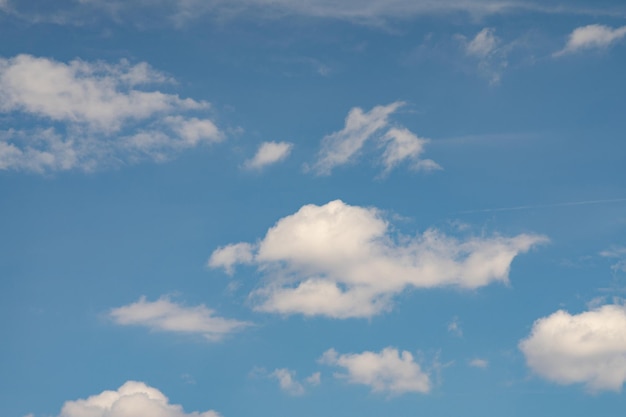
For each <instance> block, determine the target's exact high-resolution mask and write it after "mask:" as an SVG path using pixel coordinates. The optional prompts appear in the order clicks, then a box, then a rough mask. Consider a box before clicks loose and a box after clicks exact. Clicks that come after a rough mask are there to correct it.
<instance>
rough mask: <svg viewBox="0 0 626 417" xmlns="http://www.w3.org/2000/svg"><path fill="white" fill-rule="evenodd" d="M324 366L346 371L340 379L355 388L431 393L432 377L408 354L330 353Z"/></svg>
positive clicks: (389, 351) (385, 351)
mask: <svg viewBox="0 0 626 417" xmlns="http://www.w3.org/2000/svg"><path fill="white" fill-rule="evenodd" d="M320 362H321V363H323V364H326V365H332V366H337V367H341V368H344V370H345V372H346V373H344V374H339V373H337V374H335V377H336V378H343V379H346V380H347V381H348V382H349V383H351V384H362V385H367V386H369V387H370V388H371V389H372V391H374V392H380V393H387V394H391V395H400V394H405V393H410V392H417V393H423V394H425V393H428V392H429V391H430V389H431V381H430V377H429V375H428V374H427V373H425V372H424V371H423V370H422V368H421V367H420V365H419V364H418V363H416V362H415V360H414V359H413V355H411V353H410V352H408V351H402V352H401V353H400V352H399V351H398V349H395V348H392V347H387V348H385V349H383V350H382V351H380V352H378V353H377V352H369V351H365V352H363V353H348V354H343V355H340V354H338V353H337V352H336V351H335V350H334V349H329V350H327V351H326V352H325V353H324V355H323V356H322V357H321V359H320Z"/></svg>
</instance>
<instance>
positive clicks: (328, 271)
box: [208, 200, 546, 318]
mask: <svg viewBox="0 0 626 417" xmlns="http://www.w3.org/2000/svg"><path fill="white" fill-rule="evenodd" d="M545 241H546V238H545V237H543V236H540V235H532V234H521V235H518V236H514V237H504V236H497V235H496V236H492V237H469V238H465V239H463V240H459V239H456V238H453V237H449V236H446V235H444V234H443V233H441V232H439V231H438V230H436V229H429V230H427V231H425V232H424V233H423V234H421V235H417V236H414V237H408V236H398V237H396V238H394V236H392V234H391V232H390V225H389V224H388V222H387V221H386V220H385V219H384V218H383V216H382V213H381V212H380V211H379V210H377V209H375V208H365V207H359V206H350V205H348V204H345V203H344V202H342V201H340V200H336V201H331V202H330V203H327V204H325V205H323V206H317V205H313V204H311V205H306V206H303V207H302V208H300V210H298V211H297V212H296V213H295V214H292V215H290V216H287V217H284V218H282V219H280V220H279V221H278V222H277V223H276V224H275V225H274V226H273V227H271V228H270V229H269V230H268V231H267V233H266V235H265V237H264V238H263V239H262V240H261V241H259V242H258V243H257V244H254V245H253V244H249V243H237V244H234V245H227V246H225V247H221V248H218V249H217V250H215V251H214V252H213V254H212V255H211V257H210V259H209V262H208V264H209V266H211V267H213V268H218V267H221V268H224V269H225V270H226V271H231V272H232V270H233V268H234V266H235V265H236V264H238V263H248V264H254V265H257V266H258V268H259V270H260V271H261V272H262V273H264V274H265V276H266V281H265V285H264V286H263V287H261V288H260V289H258V290H256V291H255V292H253V293H252V294H251V296H252V299H253V300H254V301H255V307H256V309H257V310H260V311H267V312H276V313H281V314H294V313H299V314H304V315H308V316H312V315H324V316H328V317H335V318H347V317H371V316H374V315H376V314H380V313H382V312H384V311H387V310H389V309H390V308H391V302H392V298H393V296H394V295H396V294H398V293H400V292H402V291H403V290H404V289H406V288H409V287H413V288H432V287H441V286H456V287H461V288H478V287H482V286H485V285H488V284H490V283H492V282H507V280H508V273H509V269H510V266H511V262H512V261H513V259H514V258H515V257H516V256H517V255H518V254H520V253H524V252H526V251H528V250H529V249H530V248H532V247H533V246H535V245H537V244H539V243H542V242H545Z"/></svg>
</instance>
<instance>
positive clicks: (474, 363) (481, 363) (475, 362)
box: [469, 358, 489, 369]
mask: <svg viewBox="0 0 626 417" xmlns="http://www.w3.org/2000/svg"><path fill="white" fill-rule="evenodd" d="M469 366H471V367H472V368H482V369H484V368H487V367H488V366H489V362H488V361H487V360H486V359H480V358H475V359H472V360H471V361H469Z"/></svg>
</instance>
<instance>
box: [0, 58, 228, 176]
mask: <svg viewBox="0 0 626 417" xmlns="http://www.w3.org/2000/svg"><path fill="white" fill-rule="evenodd" d="M164 84H165V85H170V86H172V85H174V82H173V80H172V79H171V78H170V77H167V76H166V75H164V74H162V73H161V72H158V71H156V70H154V69H153V68H152V67H150V66H149V65H148V64H147V63H145V62H144V63H139V64H135V65H132V64H130V63H129V62H128V61H126V60H122V61H120V62H119V63H116V64H109V63H105V62H100V61H97V62H86V61H82V60H73V61H70V62H69V63H64V62H58V61H55V60H53V59H49V58H41V57H35V56H32V55H18V56H16V57H13V58H9V59H5V58H0V114H1V113H4V114H6V115H7V117H8V118H9V119H10V120H11V122H10V123H11V124H12V126H11V124H10V125H9V126H10V128H9V129H8V130H2V131H0V169H4V170H8V169H11V170H22V171H33V172H40V173H43V172H51V171H63V170H71V169H78V170H83V171H93V170H95V169H98V168H101V167H106V166H109V165H116V164H120V163H133V162H137V161H139V160H142V159H151V160H154V161H164V160H167V159H169V158H170V157H172V156H174V155H176V154H177V153H179V152H180V151H183V150H185V149H190V148H194V147H197V146H199V145H201V144H210V143H214V142H219V141H221V140H222V139H223V138H224V135H223V133H222V132H221V131H220V130H219V129H218V128H217V126H216V125H215V124H214V123H213V122H212V121H211V120H210V119H208V118H206V117H195V116H192V114H197V113H200V114H205V113H206V112H207V110H208V109H209V107H210V106H209V104H208V103H207V102H205V101H196V100H193V99H189V98H187V99H182V98H180V97H179V96H178V95H175V94H169V93H163V92H161V91H158V90H155V89H154V86H155V85H164Z"/></svg>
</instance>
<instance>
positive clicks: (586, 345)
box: [519, 304, 626, 391]
mask: <svg viewBox="0 0 626 417" xmlns="http://www.w3.org/2000/svg"><path fill="white" fill-rule="evenodd" d="M519 347H520V349H521V351H522V352H523V353H524V356H525V357H526V362H527V364H528V366H529V367H530V369H532V370H533V372H535V373H536V374H537V375H540V376H542V377H543V378H546V379H548V380H550V381H554V382H556V383H559V384H575V383H581V384H584V385H585V386H586V387H587V388H588V389H589V390H591V391H599V390H614V391H619V390H621V388H622V385H623V384H624V381H626V308H625V307H624V306H623V305H613V304H609V305H604V306H600V307H598V308H595V309H593V310H590V311H586V312H583V313H580V314H569V313H568V312H566V311H563V310H559V311H557V312H556V313H554V314H551V315H550V316H548V317H543V318H541V319H539V320H537V321H536V322H535V323H534V325H533V328H532V331H531V333H530V335H529V336H528V337H527V338H526V339H524V340H522V341H521V342H520V344H519Z"/></svg>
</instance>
